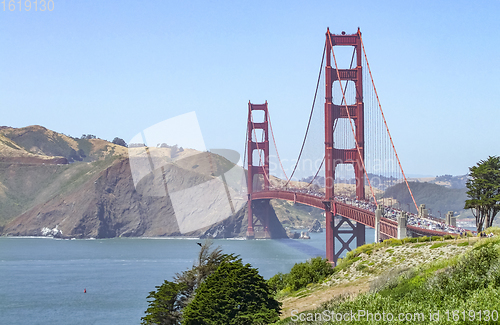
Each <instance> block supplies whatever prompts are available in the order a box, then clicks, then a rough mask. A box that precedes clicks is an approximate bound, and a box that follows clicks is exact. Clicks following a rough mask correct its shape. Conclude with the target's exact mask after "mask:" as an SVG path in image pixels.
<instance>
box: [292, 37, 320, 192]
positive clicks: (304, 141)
mask: <svg viewBox="0 0 500 325" xmlns="http://www.w3.org/2000/svg"><path fill="white" fill-rule="evenodd" d="M325 52H326V44H325V46H324V47H323V55H322V57H321V65H320V67H319V74H318V81H317V82H316V90H315V91H314V99H313V102H312V107H311V113H310V114H309V121H308V122H307V128H306V134H305V135H304V140H303V141H302V147H301V148H300V152H299V157H298V158H297V162H296V163H295V167H293V171H292V174H291V175H290V179H288V181H287V182H286V184H285V187H287V186H288V183H290V181H291V180H292V177H293V175H294V174H295V170H296V169H297V166H298V165H299V161H300V157H301V156H302V151H303V150H304V145H305V144H306V139H307V134H308V132H309V127H310V126H311V120H312V116H313V112H314V105H315V103H316V97H317V95H318V88H319V83H320V81H321V73H322V71H323V61H324V60H325Z"/></svg>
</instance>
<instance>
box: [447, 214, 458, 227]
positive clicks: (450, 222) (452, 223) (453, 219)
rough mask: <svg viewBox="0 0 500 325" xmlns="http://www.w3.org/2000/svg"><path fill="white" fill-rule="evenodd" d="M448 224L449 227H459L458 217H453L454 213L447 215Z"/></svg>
mask: <svg viewBox="0 0 500 325" xmlns="http://www.w3.org/2000/svg"><path fill="white" fill-rule="evenodd" d="M446 224H447V225H449V226H453V227H456V226H457V217H454V216H453V211H448V213H447V214H446Z"/></svg>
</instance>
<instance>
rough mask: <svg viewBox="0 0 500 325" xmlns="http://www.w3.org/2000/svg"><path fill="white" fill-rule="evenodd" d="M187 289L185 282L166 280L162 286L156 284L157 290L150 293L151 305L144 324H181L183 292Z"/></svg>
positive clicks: (143, 320)
mask: <svg viewBox="0 0 500 325" xmlns="http://www.w3.org/2000/svg"><path fill="white" fill-rule="evenodd" d="M185 290H186V284H185V283H176V282H170V281H167V280H165V282H163V284H162V285H161V286H156V291H151V292H150V293H149V296H148V299H151V300H150V301H148V302H149V307H148V309H147V310H146V314H147V315H146V316H145V317H143V318H142V324H161V325H171V324H172V325H174V324H179V323H180V319H181V310H182V301H183V299H182V298H183V294H184V292H185Z"/></svg>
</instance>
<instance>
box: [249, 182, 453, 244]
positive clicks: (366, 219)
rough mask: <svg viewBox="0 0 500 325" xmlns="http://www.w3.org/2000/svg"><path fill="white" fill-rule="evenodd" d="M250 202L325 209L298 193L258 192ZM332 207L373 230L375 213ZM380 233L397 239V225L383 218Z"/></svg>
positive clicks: (320, 200)
mask: <svg viewBox="0 0 500 325" xmlns="http://www.w3.org/2000/svg"><path fill="white" fill-rule="evenodd" d="M251 199H252V200H262V199H278V200H286V201H291V202H294V203H301V204H305V205H309V206H312V207H315V208H318V209H325V203H326V202H328V201H325V198H324V197H318V196H315V195H311V194H305V193H300V192H291V191H259V192H254V193H252V198H251ZM333 203H334V205H332V211H333V212H334V213H335V214H337V215H340V216H343V217H346V218H349V219H351V220H354V221H356V222H359V223H362V224H364V225H365V226H368V227H371V228H375V213H374V212H372V211H369V210H365V209H362V208H359V207H355V206H353V205H350V204H346V203H342V202H339V201H334V202H333ZM407 228H408V230H410V231H412V232H414V233H416V234H419V235H423V236H443V235H446V234H447V232H444V231H438V230H432V229H426V228H420V227H415V226H408V227H407ZM380 233H381V234H384V235H386V236H388V237H390V238H397V234H398V224H397V222H396V221H394V220H391V219H388V218H384V217H382V219H381V220H380Z"/></svg>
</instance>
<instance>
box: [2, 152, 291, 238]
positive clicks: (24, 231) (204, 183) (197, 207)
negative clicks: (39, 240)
mask: <svg viewBox="0 0 500 325" xmlns="http://www.w3.org/2000/svg"><path fill="white" fill-rule="evenodd" d="M155 173H156V174H157V173H160V175H154V174H155ZM161 188H164V189H165V192H163V194H165V193H166V195H160V194H159V193H158V192H159V191H158V189H161ZM245 205H246V198H244V197H240V196H238V193H236V191H235V190H234V189H232V188H231V187H227V186H226V187H224V184H223V183H221V182H220V179H219V178H217V177H215V176H211V175H205V174H200V173H197V172H194V171H191V170H189V169H187V168H182V167H179V166H176V165H175V164H170V165H168V166H165V167H164V168H163V170H161V171H160V170H157V171H155V172H154V173H151V174H150V175H148V176H147V177H144V178H143V179H142V180H141V181H140V182H138V183H137V184H136V185H135V186H134V182H133V178H132V174H131V169H130V162H129V159H128V158H121V159H117V160H115V161H114V162H113V163H112V164H111V165H110V166H108V167H107V168H105V169H104V170H102V171H101V172H99V173H95V175H93V176H92V177H90V178H89V179H88V180H87V181H85V182H84V183H82V184H81V185H80V186H78V187H76V188H75V189H73V190H72V191H70V192H69V193H61V194H59V195H56V196H55V197H53V198H51V199H49V200H47V201H46V202H43V203H40V204H37V205H36V206H34V207H33V208H31V209H29V210H28V211H26V212H24V213H23V214H21V215H20V216H18V217H16V218H15V219H14V220H12V221H11V222H9V223H8V224H7V225H6V226H5V228H4V230H3V234H4V235H12V236H46V235H50V236H56V237H57V236H60V237H66V238H90V237H93V238H111V237H120V236H123V237H140V236H144V237H161V236H201V237H204V236H205V237H206V236H211V237H216V238H228V237H237V236H244V235H245V231H246V209H245ZM276 220H277V219H276ZM273 228H276V229H277V230H276V231H274V233H275V234H276V235H275V236H273V237H276V238H281V237H284V236H285V235H286V234H285V231H284V229H283V228H282V226H281V224H279V222H278V224H276V225H273Z"/></svg>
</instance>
